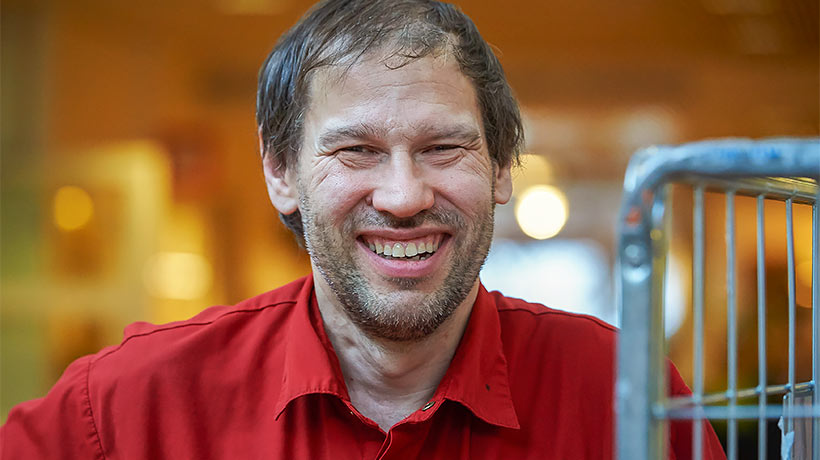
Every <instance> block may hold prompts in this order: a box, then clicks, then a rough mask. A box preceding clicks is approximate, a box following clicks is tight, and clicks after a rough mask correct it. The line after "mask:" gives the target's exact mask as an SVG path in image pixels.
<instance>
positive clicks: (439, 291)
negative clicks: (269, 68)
mask: <svg viewBox="0 0 820 460" xmlns="http://www.w3.org/2000/svg"><path fill="white" fill-rule="evenodd" d="M388 64H390V63H389V62H388ZM288 174H290V179H291V182H292V183H296V184H297V185H296V187H297V190H298V193H299V209H300V211H301V214H302V218H303V224H304V229H305V239H306V245H307V248H308V251H309V253H310V256H311V261H312V264H313V268H314V271H315V272H318V273H320V274H321V279H318V280H317V282H318V283H320V284H321V283H323V284H325V287H327V288H329V289H330V291H332V292H333V294H334V295H335V296H336V298H337V299H338V300H339V301H340V303H341V304H342V306H343V307H344V308H345V310H346V311H347V313H348V315H349V316H350V317H351V318H352V319H353V321H355V322H356V323H357V324H358V325H359V326H360V327H362V328H363V329H364V330H365V332H367V333H368V334H370V335H372V336H375V337H379V338H384V339H389V340H396V341H407V340H418V339H421V338H423V337H425V336H427V335H429V334H430V333H432V332H433V331H434V330H435V329H436V328H437V327H438V326H439V325H440V324H441V323H442V322H443V321H444V320H446V319H447V318H448V317H449V316H450V315H451V314H452V312H453V311H454V310H455V309H456V307H458V306H459V305H460V304H461V303H462V302H463V301H464V300H465V298H466V297H467V295H468V294H469V293H470V291H471V289H473V288H474V287H475V286H476V284H477V282H478V281H477V280H478V272H479V270H480V268H481V265H482V264H483V262H484V259H485V258H486V255H487V251H488V250H489V247H490V241H491V238H492V230H493V210H494V206H495V203H503V202H506V201H507V200H508V199H509V193H510V190H509V188H510V187H509V168H497V167H496V168H494V167H493V163H492V161H491V159H490V156H489V153H488V151H487V145H486V140H485V138H484V130H483V129H482V122H481V113H480V111H479V108H478V104H477V101H476V95H475V91H474V89H473V87H472V85H471V83H470V81H469V80H468V79H467V78H466V77H465V76H464V75H463V74H462V73H461V72H460V71H459V69H458V66H457V63H456V61H455V59H454V58H452V57H451V56H446V55H445V56H439V57H425V58H421V59H416V60H414V61H411V62H410V63H408V64H407V65H405V66H403V67H399V68H397V69H396V68H394V69H390V68H388V67H387V66H386V65H385V64H384V63H383V62H381V61H379V60H377V59H364V60H362V61H360V62H359V63H357V64H356V65H354V66H353V67H352V68H350V69H349V71H348V72H347V73H345V74H344V75H341V74H340V73H339V70H325V71H321V72H318V73H317V74H316V75H315V76H314V78H313V82H312V86H311V101H310V106H309V110H308V112H307V113H306V116H305V124H304V141H303V144H302V150H301V152H300V154H299V160H298V165H297V167H296V168H292V170H290V171H289V172H288ZM498 183H500V187H496V185H497V184H498Z"/></svg>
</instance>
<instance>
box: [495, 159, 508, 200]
mask: <svg viewBox="0 0 820 460" xmlns="http://www.w3.org/2000/svg"><path fill="white" fill-rule="evenodd" d="M510 168H511V165H507V166H500V167H497V168H496V170H495V177H494V179H495V197H494V198H495V202H496V204H505V203H507V202H508V201H510V197H511V196H512V174H511V172H510Z"/></svg>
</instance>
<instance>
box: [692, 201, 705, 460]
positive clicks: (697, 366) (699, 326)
mask: <svg viewBox="0 0 820 460" xmlns="http://www.w3.org/2000/svg"><path fill="white" fill-rule="evenodd" d="M693 208H694V211H693V216H692V220H693V229H692V239H693V242H692V250H693V251H692V304H693V305H692V306H693V309H694V318H693V319H694V329H695V330H694V335H695V336H694V338H693V340H692V341H693V342H694V347H695V350H694V355H695V356H694V369H693V370H692V371H693V372H692V374H693V376H694V382H693V384H692V386H693V389H694V392H693V394H692V397H693V399H694V401H695V403H696V404H698V405H700V398H701V397H702V396H703V271H704V264H703V253H704V238H703V233H704V217H703V187H702V186H700V185H698V186H696V187H695V192H694V203H693ZM692 430H693V436H692V452H693V453H694V455H695V460H700V459H701V456H702V455H703V422H702V421H701V420H700V419H695V421H694V422H693V427H692Z"/></svg>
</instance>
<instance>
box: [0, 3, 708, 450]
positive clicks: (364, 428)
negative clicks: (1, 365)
mask: <svg viewBox="0 0 820 460" xmlns="http://www.w3.org/2000/svg"><path fill="white" fill-rule="evenodd" d="M257 102H258V109H257V122H258V127H259V142H260V148H261V154H262V159H263V168H264V174H265V179H266V183H267V187H268V192H269V195H270V198H271V201H272V202H273V205H274V206H275V207H276V209H277V210H278V211H279V212H280V215H281V217H282V219H283V221H284V222H285V224H286V225H287V226H288V227H289V228H291V229H292V230H293V231H294V232H295V234H296V235H297V237H298V238H299V239H300V241H302V242H303V244H304V246H305V247H306V249H307V251H308V252H309V254H310V259H311V263H312V267H313V274H312V275H311V276H308V277H306V278H303V279H300V280H297V281H295V282H293V283H291V284H289V285H287V286H284V287H281V288H279V289H276V290H274V291H271V292H268V293H266V294H263V295H260V296H258V297H255V298H253V299H249V300H247V301H244V302H241V303H239V304H237V305H235V306H231V307H213V308H210V309H208V310H205V311H204V312H203V313H201V314H199V315H198V316H196V317H194V318H192V319H191V320H188V321H183V322H179V323H172V324H168V325H160V326H154V325H147V324H135V325H132V326H130V327H129V328H128V329H127V330H126V334H125V335H126V336H125V339H124V340H123V342H122V343H121V344H119V345H117V346H114V347H110V348H107V349H105V350H103V351H101V352H100V353H98V354H96V355H93V356H88V357H85V358H81V359H80V360H78V361H77V362H75V363H74V364H72V365H71V366H70V367H69V368H68V369H67V370H66V372H65V374H64V375H63V377H62V378H61V379H60V381H59V382H58V383H57V385H56V386H55V387H54V388H53V389H52V391H51V392H49V394H48V395H47V396H46V397H45V398H43V399H41V400H36V401H32V402H29V403H24V404H21V405H20V406H18V407H17V408H16V409H14V410H13V411H12V413H11V414H10V415H9V420H8V423H7V424H6V425H5V426H4V427H3V430H2V438H0V441H2V443H3V446H2V448H3V455H4V458H109V459H114V458H152V459H153V458H231V459H234V458H281V459H291V458H297V459H347V458H350V459H360V458H368V459H372V458H384V459H387V458H391V459H404V458H425V459H427V458H442V459H457V458H464V459H466V458H503V459H506V458H516V459H518V458H538V459H610V458H612V452H613V432H614V426H613V420H614V418H613V414H612V408H613V383H614V363H613V361H614V343H615V336H616V333H615V330H614V329H613V328H612V327H611V326H609V325H607V324H605V323H602V322H600V321H598V320H597V319H594V318H591V317H587V316H581V315H573V314H568V313H564V312H560V311H556V310H552V309H549V308H547V307H544V306H542V305H536V304H530V303H526V302H524V301H522V300H518V299H511V298H507V297H504V296H503V295H501V294H499V293H489V292H487V291H486V290H485V289H484V288H483V286H482V285H481V283H480V281H479V279H478V274H479V270H480V268H481V265H482V264H483V263H484V260H485V258H486V256H487V252H488V250H489V247H490V243H491V239H492V233H493V211H494V207H495V205H496V204H502V203H505V202H507V201H508V200H509V198H510V195H511V192H512V190H511V188H512V185H511V178H510V170H511V168H512V167H513V166H514V165H515V163H516V162H517V156H518V152H519V149H520V147H521V144H522V139H523V134H522V127H521V120H520V115H519V112H518V106H517V103H516V101H515V99H514V98H513V96H512V94H511V91H510V88H509V86H508V84H507V82H506V79H505V77H504V73H503V70H502V68H501V66H500V64H499V62H498V60H497V59H496V57H495V56H494V55H493V53H492V51H491V49H490V47H489V46H488V45H487V43H485V42H484V40H483V39H482V38H481V36H480V35H479V34H478V31H477V29H476V28H475V26H474V25H473V23H472V22H471V21H470V19H469V18H467V17H466V16H465V15H464V14H463V13H461V12H460V11H459V10H458V9H457V8H455V7H453V6H451V5H447V4H442V3H437V2H432V1H425V0H413V1H399V0H384V1H377V0H358V1H327V2H323V3H321V4H319V5H317V6H316V7H314V8H313V9H312V10H311V11H309V12H308V13H307V14H306V15H305V17H304V18H303V19H302V20H301V21H300V22H299V23H298V24H296V25H295V26H294V27H293V28H292V29H291V30H290V31H289V32H287V33H286V34H285V35H284V36H283V37H282V38H281V39H280V41H279V42H278V43H277V45H276V47H275V48H274V50H273V51H272V52H271V54H270V56H269V57H268V59H267V60H266V62H265V64H264V65H263V67H262V69H261V71H260V78H259V93H258V101H257ZM670 370H671V371H670V376H671V377H670V391H671V392H673V393H684V392H687V391H688V390H687V389H686V387H685V385H684V384H683V382H682V381H681V379H680V377H679V376H678V374H677V372H676V371H675V370H674V368H673V367H670ZM706 431H707V432H706V436H705V445H706V451H705V457H704V458H722V453H721V451H720V447H719V444H718V442H717V439H716V438H715V436H714V433H713V432H712V431H711V429H709V428H707V430H706ZM669 445H670V447H671V455H673V456H675V458H688V457H689V456H690V455H691V452H690V448H691V429H690V427H688V426H687V425H684V424H674V425H673V426H672V427H671V428H670V432H669Z"/></svg>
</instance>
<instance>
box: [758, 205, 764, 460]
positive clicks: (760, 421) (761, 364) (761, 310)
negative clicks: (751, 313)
mask: <svg viewBox="0 0 820 460" xmlns="http://www.w3.org/2000/svg"><path fill="white" fill-rule="evenodd" d="M763 200H764V198H763V195H758V196H757V381H758V388H759V389H760V391H759V392H758V393H759V395H760V397H759V398H758V407H759V408H760V415H759V416H758V419H757V458H758V460H765V459H766V418H765V416H764V415H765V413H766V394H765V392H764V391H763V389H764V388H766V243H765V241H766V235H765V225H764V220H763V219H764V213H763V210H764V208H763Z"/></svg>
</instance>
